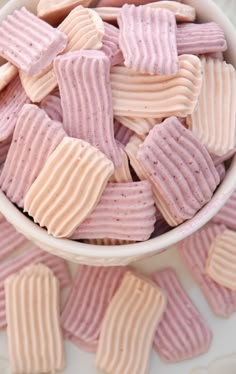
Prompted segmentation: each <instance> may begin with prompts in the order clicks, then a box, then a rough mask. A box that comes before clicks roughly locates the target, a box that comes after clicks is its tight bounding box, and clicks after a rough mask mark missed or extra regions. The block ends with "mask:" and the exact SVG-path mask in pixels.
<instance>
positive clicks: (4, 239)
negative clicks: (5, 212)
mask: <svg viewBox="0 0 236 374" xmlns="http://www.w3.org/2000/svg"><path fill="white" fill-rule="evenodd" d="M26 241H27V240H26V238H25V237H24V236H23V235H21V234H20V233H19V232H18V231H16V229H15V228H14V227H13V226H12V225H11V224H10V223H8V222H7V220H6V219H5V218H4V217H3V216H2V215H1V214H0V260H3V259H4V258H6V257H8V256H10V255H11V254H12V253H14V252H16V251H17V250H18V249H20V247H21V246H22V245H23V244H24V243H25V242H26Z"/></svg>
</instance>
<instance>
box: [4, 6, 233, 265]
mask: <svg viewBox="0 0 236 374" xmlns="http://www.w3.org/2000/svg"><path fill="white" fill-rule="evenodd" d="M183 2H184V3H185V4H188V5H191V6H193V7H195V8H196V11H197V16H198V20H199V21H204V22H206V21H215V22H217V23H218V24H219V25H220V26H221V27H222V28H223V29H224V31H225V36H226V39H227V42H228V51H227V53H226V54H225V58H226V60H227V61H228V62H230V63H231V64H233V65H234V66H235V67H236V49H235V40H236V30H235V29H234V27H233V25H232V24H231V23H230V21H229V20H228V18H227V17H226V16H225V15H224V14H223V13H222V11H221V10H220V9H219V8H218V7H217V6H216V5H215V4H214V2H213V1H212V0H184V1H183ZM37 3H38V1H37V0H10V1H8V2H7V4H6V5H5V6H4V7H3V8H2V9H1V11H0V22H1V20H2V19H4V18H5V17H6V15H8V14H9V13H11V12H12V11H13V10H14V9H16V8H20V7H21V6H23V5H25V6H26V7H27V8H28V9H30V10H31V11H35V10H36V6H37ZM235 188H236V156H235V157H234V158H233V159H232V162H231V165H230V167H229V169H228V170H227V173H226V176H225V178H224V180H223V182H222V183H221V185H220V186H219V187H218V189H217V190H216V191H215V193H214V195H213V197H212V199H211V201H209V202H208V204H206V205H205V206H204V207H203V208H202V209H201V210H200V211H199V212H198V213H197V214H196V215H195V216H194V217H193V218H192V219H191V220H188V221H186V222H184V223H183V224H181V225H179V226H178V227H176V228H173V229H172V230H171V231H169V232H167V233H165V234H163V235H160V236H158V237H156V238H152V239H149V240H147V241H145V242H142V243H134V244H128V245H119V246H100V245H92V244H85V243H80V242H76V241H72V240H69V239H58V238H54V237H53V236H50V235H48V234H47V232H46V230H45V229H43V228H41V227H39V226H38V225H36V224H35V223H33V222H32V221H31V220H30V219H29V218H27V217H26V216H25V215H24V214H23V213H21V211H19V210H18V209H17V208H16V206H15V205H14V204H12V203H11V201H9V199H8V198H7V197H6V196H5V194H4V193H3V192H2V191H0V212H1V213H2V214H3V215H4V216H5V217H6V219H7V220H8V221H9V222H10V223H11V224H12V225H13V226H14V227H15V228H16V229H17V230H18V231H19V232H21V233H22V234H24V235H25V236H26V237H27V238H28V239H29V240H31V241H33V242H34V243H35V244H36V245H38V246H39V247H40V248H42V249H44V250H46V251H48V252H50V253H52V254H55V255H57V256H61V257H63V258H65V259H67V260H69V261H72V262H75V263H81V264H87V265H94V266H113V265H116V266H118V265H127V264H130V263H132V262H134V261H137V260H140V259H143V258H146V257H148V256H153V255H155V254H157V253H158V252H162V251H163V250H165V249H167V248H168V247H170V246H172V245H174V244H176V243H178V242H179V241H181V240H182V239H184V238H186V237H187V236H188V235H190V234H192V233H194V232H195V231H196V230H198V229H200V228H201V227H202V226H203V225H205V224H206V223H207V222H208V221H209V220H210V219H211V218H212V217H213V216H214V215H215V214H216V213H217V212H218V211H219V209H220V208H221V207H222V206H223V205H224V204H225V203H226V201H227V200H228V198H229V197H230V196H231V194H232V193H233V191H234V190H235Z"/></svg>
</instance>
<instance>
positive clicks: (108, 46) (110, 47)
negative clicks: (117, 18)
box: [101, 22, 124, 66]
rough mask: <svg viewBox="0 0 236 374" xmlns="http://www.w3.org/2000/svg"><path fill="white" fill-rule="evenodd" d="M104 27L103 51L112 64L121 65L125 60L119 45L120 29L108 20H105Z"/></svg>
mask: <svg viewBox="0 0 236 374" xmlns="http://www.w3.org/2000/svg"><path fill="white" fill-rule="evenodd" d="M104 29H105V34H104V37H103V39H102V48H101V51H102V52H104V53H105V55H106V56H107V57H108V58H109V60H110V63H111V66H113V65H119V64H121V63H122V62H123V61H124V57H123V54H122V52H121V50H120V47H119V29H118V28H117V27H115V26H112V25H110V24H109V23H106V22H104Z"/></svg>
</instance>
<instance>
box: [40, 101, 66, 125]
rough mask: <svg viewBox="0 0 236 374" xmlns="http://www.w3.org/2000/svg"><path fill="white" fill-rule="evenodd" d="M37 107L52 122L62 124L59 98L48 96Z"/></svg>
mask: <svg viewBox="0 0 236 374" xmlns="http://www.w3.org/2000/svg"><path fill="white" fill-rule="evenodd" d="M39 107H40V108H41V109H43V110H44V111H45V112H46V113H47V115H48V116H49V117H50V118H51V119H52V120H53V121H58V122H62V107H61V98H60V97H58V96H54V95H48V96H46V97H45V99H43V100H42V101H41V103H40V104H39Z"/></svg>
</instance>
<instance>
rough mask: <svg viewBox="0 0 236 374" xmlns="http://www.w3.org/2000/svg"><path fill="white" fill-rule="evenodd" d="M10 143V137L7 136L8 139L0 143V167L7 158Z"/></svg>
mask: <svg viewBox="0 0 236 374" xmlns="http://www.w3.org/2000/svg"><path fill="white" fill-rule="evenodd" d="M11 141H12V136H9V138H7V139H6V140H3V142H0V165H2V164H3V163H4V162H5V160H6V158H7V153H8V151H9V148H10V145H11ZM0 174H1V173H0Z"/></svg>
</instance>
